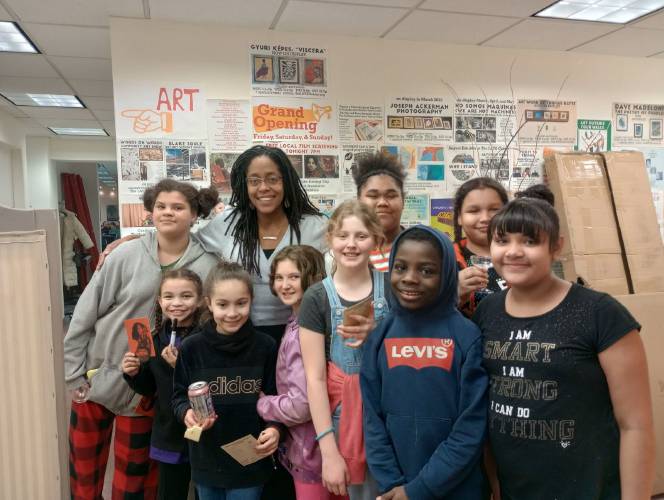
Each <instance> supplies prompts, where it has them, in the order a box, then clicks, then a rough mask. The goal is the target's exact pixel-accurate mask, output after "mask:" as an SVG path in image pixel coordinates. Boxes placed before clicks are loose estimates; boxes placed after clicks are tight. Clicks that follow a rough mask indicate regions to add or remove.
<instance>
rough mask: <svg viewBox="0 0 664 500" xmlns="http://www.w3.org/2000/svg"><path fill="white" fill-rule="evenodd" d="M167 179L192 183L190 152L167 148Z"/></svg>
mask: <svg viewBox="0 0 664 500" xmlns="http://www.w3.org/2000/svg"><path fill="white" fill-rule="evenodd" d="M166 177H168V178H169V179H177V180H179V181H190V180H192V179H191V173H190V172H189V150H188V149H181V148H166Z"/></svg>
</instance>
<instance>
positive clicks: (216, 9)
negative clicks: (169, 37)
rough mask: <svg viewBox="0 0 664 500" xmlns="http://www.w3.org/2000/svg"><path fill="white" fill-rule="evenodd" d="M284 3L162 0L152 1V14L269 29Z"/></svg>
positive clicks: (273, 1) (271, 1) (270, 0)
mask: <svg viewBox="0 0 664 500" xmlns="http://www.w3.org/2000/svg"><path fill="white" fill-rule="evenodd" d="M280 6H281V0H224V1H223V2H220V1H219V0H189V1H188V2H183V1H182V0H159V1H157V2H155V1H152V2H151V3H150V17H151V18H152V19H172V20H175V21H182V22H205V23H215V22H216V23H221V24H227V25H231V26H238V27H245V28H269V27H270V24H272V20H273V19H274V16H275V14H276V13H277V11H278V10H279V7H280Z"/></svg>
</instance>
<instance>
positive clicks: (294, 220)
mask: <svg viewBox="0 0 664 500" xmlns="http://www.w3.org/2000/svg"><path fill="white" fill-rule="evenodd" d="M260 156H266V157H268V158H269V159H270V160H272V161H273V162H274V163H275V164H276V165H277V167H279V173H280V174H281V177H282V179H283V180H282V182H283V188H284V201H283V202H282V207H283V210H284V213H285V214H286V218H287V219H288V224H290V227H291V231H294V232H295V236H296V238H297V242H298V243H299V242H300V236H301V235H300V221H301V219H302V217H303V216H304V215H321V213H320V211H319V210H318V209H317V208H316V207H315V206H314V204H313V203H312V202H311V200H310V199H309V197H308V196H307V193H306V191H305V190H304V187H303V186H302V183H301V182H300V178H299V177H298V175H297V172H296V171H295V169H294V168H293V165H292V164H291V162H290V160H289V159H288V156H287V155H286V153H284V152H283V151H282V150H281V149H279V148H273V147H269V146H263V145H257V146H253V147H251V148H249V149H247V150H246V151H245V152H243V153H242V154H241V155H240V156H238V158H237V160H235V163H234V164H233V169H232V170H231V188H232V191H233V192H232V194H231V199H230V205H232V206H233V210H231V213H230V214H229V215H228V216H227V217H226V221H228V223H229V224H228V229H227V230H226V234H228V231H229V230H230V228H231V227H232V228H233V230H232V232H231V235H232V236H233V246H234V247H238V248H239V252H238V256H239V258H240V262H241V264H242V267H244V268H245V269H246V270H247V271H248V272H249V273H250V274H255V275H258V276H260V275H261V272H260V268H259V265H258V257H257V252H258V250H259V247H260V245H259V237H258V217H257V215H256V210H255V209H254V207H253V206H252V205H251V202H250V201H249V190H248V186H247V171H248V170H249V165H250V164H251V162H252V161H253V160H254V159H255V158H258V157H260ZM233 223H235V224H233Z"/></svg>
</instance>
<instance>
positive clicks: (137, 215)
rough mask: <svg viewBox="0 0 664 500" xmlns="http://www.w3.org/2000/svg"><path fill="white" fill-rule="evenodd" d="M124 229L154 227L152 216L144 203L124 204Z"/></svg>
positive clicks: (122, 205)
mask: <svg viewBox="0 0 664 500" xmlns="http://www.w3.org/2000/svg"><path fill="white" fill-rule="evenodd" d="M120 210H121V212H122V227H154V223H153V221H152V214H151V213H150V212H148V211H147V210H145V207H144V206H143V204H142V203H122V204H121V205H120Z"/></svg>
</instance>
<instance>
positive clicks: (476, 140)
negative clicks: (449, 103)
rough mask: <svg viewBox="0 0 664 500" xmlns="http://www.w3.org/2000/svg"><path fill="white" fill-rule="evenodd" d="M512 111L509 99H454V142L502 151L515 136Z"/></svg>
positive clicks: (512, 106)
mask: <svg viewBox="0 0 664 500" xmlns="http://www.w3.org/2000/svg"><path fill="white" fill-rule="evenodd" d="M515 109H516V108H515V105H514V101H513V100H511V99H488V98H461V99H457V101H456V104H455V106H454V122H453V125H454V142H456V143H466V144H476V145H487V144H493V145H494V146H495V147H502V148H506V147H507V146H508V144H510V140H511V139H512V136H513V134H514V132H515V131H514V118H515V115H514V113H515Z"/></svg>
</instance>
